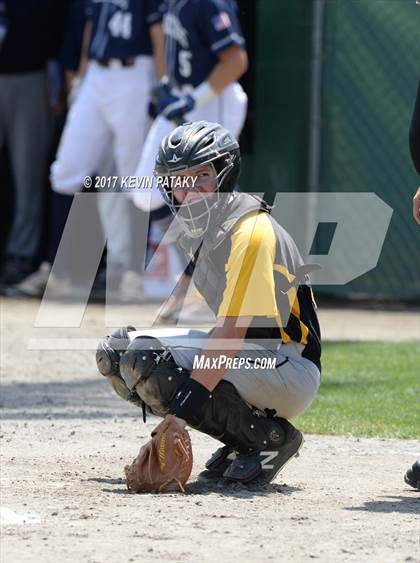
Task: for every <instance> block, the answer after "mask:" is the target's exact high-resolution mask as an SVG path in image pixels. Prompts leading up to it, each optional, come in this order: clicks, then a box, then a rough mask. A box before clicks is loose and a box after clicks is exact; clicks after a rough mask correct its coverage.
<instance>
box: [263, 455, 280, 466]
mask: <svg viewBox="0 0 420 563" xmlns="http://www.w3.org/2000/svg"><path fill="white" fill-rule="evenodd" d="M278 453H279V452H260V456H265V459H264V460H263V461H262V462H261V468H262V469H274V465H272V464H271V463H270V461H271V460H273V459H274V458H276V457H277V456H278Z"/></svg>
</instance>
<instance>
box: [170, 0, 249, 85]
mask: <svg viewBox="0 0 420 563" xmlns="http://www.w3.org/2000/svg"><path fill="white" fill-rule="evenodd" d="M160 7H161V10H162V15H163V28H164V32H165V38H166V65H167V74H168V77H169V78H170V80H171V81H172V82H174V83H176V84H178V85H180V86H182V85H185V84H191V85H192V86H194V87H195V86H198V84H200V83H201V82H203V81H204V80H205V79H206V78H207V77H208V75H209V74H210V73H211V71H212V70H213V68H214V67H215V65H216V64H217V62H218V60H219V59H218V53H221V52H222V51H224V50H225V49H227V48H228V47H230V46H231V45H238V46H240V47H244V46H245V40H244V38H243V34H242V30H241V26H240V24H239V20H238V15H237V5H236V2H235V0H163V2H162V4H161V6H160Z"/></svg>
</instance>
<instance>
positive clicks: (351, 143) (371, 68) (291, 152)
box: [243, 0, 420, 299]
mask: <svg viewBox="0 0 420 563" xmlns="http://www.w3.org/2000/svg"><path fill="white" fill-rule="evenodd" d="M257 22H258V34H257V52H256V91H255V96H256V97H255V122H256V126H255V136H256V139H255V147H254V151H253V154H251V155H249V156H248V157H247V158H246V162H245V175H244V179H243V184H244V185H245V188H246V189H252V190H261V191H266V192H268V193H271V194H274V193H276V192H279V191H307V190H308V189H309V188H310V187H312V188H313V189H316V190H318V191H322V192H374V193H376V194H377V195H378V196H379V197H380V198H381V199H383V200H384V201H385V202H386V203H387V204H388V205H389V206H390V207H391V208H392V209H393V210H394V213H393V217H392V221H391V225H390V228H389V230H388V233H387V236H386V239H385V242H384V245H383V249H382V253H381V255H380V259H379V262H378V265H377V267H376V268H375V269H374V270H371V271H370V272H368V273H367V274H365V275H363V276H361V277H359V278H357V279H356V280H354V281H353V282H351V283H349V284H347V285H345V286H328V287H327V286H324V287H322V288H318V289H319V290H321V291H323V292H328V293H332V294H336V295H339V296H345V295H350V294H351V295H352V296H359V297H363V296H365V297H366V296H367V297H372V298H373V297H378V298H389V299H406V298H410V299H412V298H418V297H419V296H420V281H419V273H420V272H419V264H420V257H419V242H420V240H419V231H420V229H419V228H418V226H417V225H416V224H415V223H414V220H413V219H412V216H411V199H412V196H413V193H414V191H415V189H416V188H417V186H418V185H419V183H420V181H419V178H418V176H417V174H416V172H415V171H414V168H413V167H412V164H411V160H410V155H409V148H408V129H409V123H410V118H411V112H412V108H413V103H414V98H415V93H416V88H417V82H418V78H419V74H420V65H419V63H420V6H417V5H416V4H415V2H414V0H324V1H321V0H320V1H318V0H313V1H310V0H260V1H259V3H258V19H257ZM314 26H315V27H314ZM317 40H318V47H319V58H318V60H317V59H316V55H317V51H316V44H317ZM316 77H319V78H320V87H319V88H318V91H317V88H316ZM314 79H315V80H314ZM317 94H319V95H320V97H319V104H318V111H319V113H318V114H314V108H315V110H316V109H317V106H316V103H315V105H314V104H313V101H314V96H315V97H316V96H317ZM314 124H315V131H314V129H313V126H314ZM311 127H312V129H311ZM311 130H312V134H313V136H312V142H311V141H310V139H311ZM314 139H315V141H316V139H318V141H317V144H318V150H315V151H314V146H312V145H313V140H314ZM314 160H315V161H317V162H315V170H318V171H317V172H316V173H315V176H314V173H313V171H314ZM355 252H357V249H355Z"/></svg>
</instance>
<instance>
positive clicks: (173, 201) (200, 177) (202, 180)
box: [156, 162, 233, 238]
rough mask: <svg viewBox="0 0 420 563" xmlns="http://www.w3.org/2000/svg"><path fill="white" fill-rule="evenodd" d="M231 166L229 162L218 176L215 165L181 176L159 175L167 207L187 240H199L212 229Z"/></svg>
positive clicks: (190, 170)
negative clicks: (213, 219) (221, 191)
mask: <svg viewBox="0 0 420 563" xmlns="http://www.w3.org/2000/svg"><path fill="white" fill-rule="evenodd" d="M232 166H233V164H232V163H230V162H228V163H226V164H225V165H224V166H223V168H222V169H221V170H220V171H219V172H218V171H217V170H216V167H215V163H214V162H207V163H204V164H201V165H199V166H196V167H193V168H188V169H185V170H182V172H181V171H180V172H176V173H174V172H172V173H168V174H165V175H162V174H157V175H156V176H157V177H158V186H159V189H160V192H161V194H162V196H163V198H164V200H165V202H166V204H167V205H168V206H169V208H170V209H171V211H172V213H173V214H174V215H175V217H176V218H177V220H178V221H179V222H180V224H181V226H182V228H183V229H184V231H185V232H186V233H187V234H188V236H190V237H192V238H199V237H201V236H203V235H204V233H205V232H206V231H207V229H208V228H209V225H210V219H211V216H212V212H214V211H215V209H216V208H218V207H219V203H220V200H221V193H220V188H221V186H222V184H223V180H224V178H225V177H226V174H227V173H228V172H229V171H230V169H231V168H232ZM225 198H226V196H225Z"/></svg>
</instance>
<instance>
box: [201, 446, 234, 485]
mask: <svg viewBox="0 0 420 563" xmlns="http://www.w3.org/2000/svg"><path fill="white" fill-rule="evenodd" d="M235 458H236V453H235V451H234V450H233V448H231V447H230V446H223V447H222V448H219V449H217V450H216V451H215V452H213V454H212V456H211V458H210V459H209V460H208V461H207V462H206V469H205V470H204V471H202V472H201V473H199V474H198V477H197V480H198V481H203V482H204V481H218V480H219V479H221V478H222V477H223V473H224V472H225V471H226V469H227V468H228V467H229V465H230V464H231V463H232V461H233V460H234V459H235Z"/></svg>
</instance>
